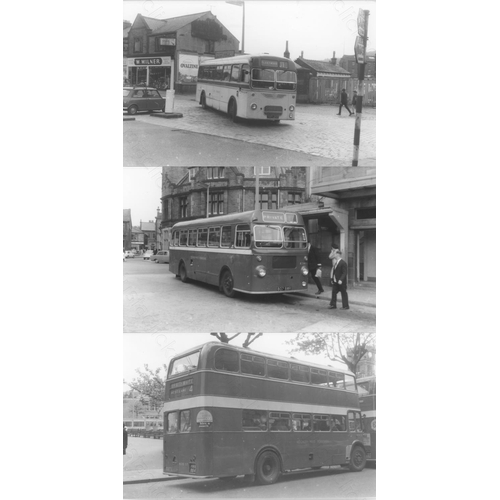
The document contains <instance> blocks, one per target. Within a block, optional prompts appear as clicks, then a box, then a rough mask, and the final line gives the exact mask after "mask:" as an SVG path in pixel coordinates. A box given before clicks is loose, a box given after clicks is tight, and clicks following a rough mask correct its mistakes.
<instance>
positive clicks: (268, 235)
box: [254, 224, 283, 248]
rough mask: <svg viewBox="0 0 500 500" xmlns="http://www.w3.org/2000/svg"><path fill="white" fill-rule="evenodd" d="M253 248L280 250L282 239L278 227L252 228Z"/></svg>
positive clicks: (257, 226) (259, 226)
mask: <svg viewBox="0 0 500 500" xmlns="http://www.w3.org/2000/svg"><path fill="white" fill-rule="evenodd" d="M254 236H255V246H257V247H273V248H281V247H282V245H283V243H282V241H283V237H282V236H281V227H279V226H264V225H260V224H259V225H256V226H254Z"/></svg>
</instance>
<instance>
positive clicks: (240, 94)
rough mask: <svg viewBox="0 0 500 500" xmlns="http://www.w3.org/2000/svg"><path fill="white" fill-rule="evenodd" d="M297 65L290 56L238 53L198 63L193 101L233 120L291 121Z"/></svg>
mask: <svg viewBox="0 0 500 500" xmlns="http://www.w3.org/2000/svg"><path fill="white" fill-rule="evenodd" d="M296 96H297V67H296V66H295V63H294V62H293V61H291V60H290V59H286V58H284V57H274V56H270V55H267V54H262V55H240V56H236V57H228V58H223V59H213V60H210V61H205V62H202V63H200V68H199V71H198V81H197V85H196V100H197V101H198V102H199V103H200V104H201V106H202V107H203V108H207V107H210V108H214V109H218V110H220V111H224V112H226V113H228V114H229V116H230V117H231V119H232V120H233V121H237V119H238V118H245V119H248V120H270V121H275V122H279V121H280V120H295V106H296Z"/></svg>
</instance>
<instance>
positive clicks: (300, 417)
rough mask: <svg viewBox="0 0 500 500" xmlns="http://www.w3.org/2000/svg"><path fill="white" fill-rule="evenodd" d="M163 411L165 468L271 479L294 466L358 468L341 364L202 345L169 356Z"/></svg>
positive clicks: (350, 379)
mask: <svg viewBox="0 0 500 500" xmlns="http://www.w3.org/2000/svg"><path fill="white" fill-rule="evenodd" d="M349 387H354V390H352V389H349ZM163 411H164V440H163V444H164V447H163V455H164V456H163V470H164V473H165V474H167V475H177V476H185V477H193V478H208V477H235V476H239V475H246V476H255V478H256V480H257V481H258V482H259V483H260V484H272V483H274V482H276V481H277V480H278V478H279V476H280V475H281V474H282V473H285V472H289V471H293V470H296V469H305V468H311V469H318V468H320V467H323V466H332V465H341V466H347V467H349V468H350V470H351V471H361V470H363V468H364V467H365V463H366V452H365V446H364V444H363V429H362V425H363V423H362V416H361V411H360V408H359V402H358V394H357V391H356V389H355V379H354V375H353V374H352V373H350V372H349V371H346V370H337V369H333V368H332V367H324V366H320V365H316V364H311V363H305V362H303V361H299V360H296V359H293V358H285V357H281V356H275V355H268V354H265V353H261V352H257V351H253V350H250V349H247V348H240V347H236V346H230V345H228V344H224V343H219V342H209V343H207V344H204V345H202V346H198V347H196V348H193V349H192V350H190V351H187V352H185V353H182V354H179V355H178V356H176V357H175V358H174V359H172V360H171V362H170V364H169V368H168V375H167V381H166V387H165V405H164V407H163Z"/></svg>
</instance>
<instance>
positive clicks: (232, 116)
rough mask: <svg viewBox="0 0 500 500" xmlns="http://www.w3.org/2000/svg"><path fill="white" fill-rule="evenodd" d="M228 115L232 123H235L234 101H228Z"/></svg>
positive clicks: (235, 110) (235, 108)
mask: <svg viewBox="0 0 500 500" xmlns="http://www.w3.org/2000/svg"><path fill="white" fill-rule="evenodd" d="M228 113H229V116H230V117H231V120H233V123H236V122H237V121H238V117H237V116H236V113H237V105H236V101H235V100H234V99H232V100H231V101H229V109H228Z"/></svg>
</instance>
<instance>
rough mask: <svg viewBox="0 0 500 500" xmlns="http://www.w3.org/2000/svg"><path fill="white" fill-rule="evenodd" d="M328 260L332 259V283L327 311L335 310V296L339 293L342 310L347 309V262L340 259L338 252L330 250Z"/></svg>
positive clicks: (340, 255) (340, 254)
mask: <svg viewBox="0 0 500 500" xmlns="http://www.w3.org/2000/svg"><path fill="white" fill-rule="evenodd" d="M330 258H331V259H333V265H332V272H331V275H330V276H331V281H332V300H331V301H330V306H329V309H337V294H338V293H339V292H340V296H341V297H342V309H349V300H348V297H347V262H346V261H345V260H344V259H342V252H341V251H340V250H335V249H332V252H331V253H330Z"/></svg>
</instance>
